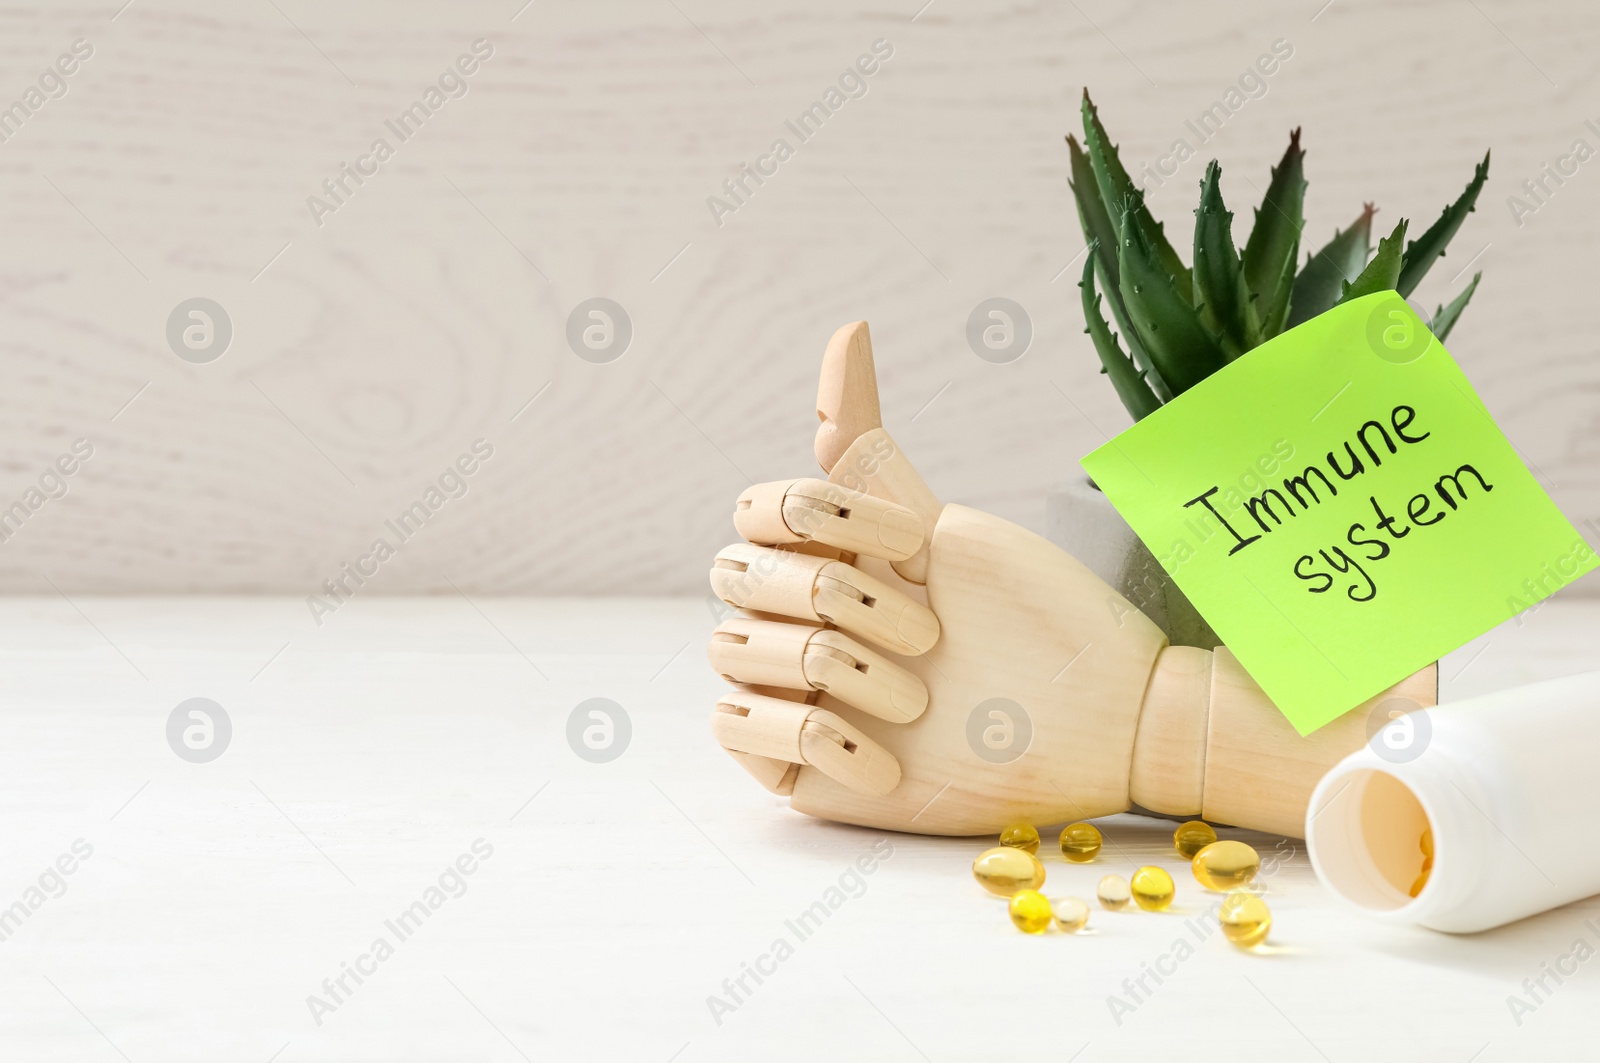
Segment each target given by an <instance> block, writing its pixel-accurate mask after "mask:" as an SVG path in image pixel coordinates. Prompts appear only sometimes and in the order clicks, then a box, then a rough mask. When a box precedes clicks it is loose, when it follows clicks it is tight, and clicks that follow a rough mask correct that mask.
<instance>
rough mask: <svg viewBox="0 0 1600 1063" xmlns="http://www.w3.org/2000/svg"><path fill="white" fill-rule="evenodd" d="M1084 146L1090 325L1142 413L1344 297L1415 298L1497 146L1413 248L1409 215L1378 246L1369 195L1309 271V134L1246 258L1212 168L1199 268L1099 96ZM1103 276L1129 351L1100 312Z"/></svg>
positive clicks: (1106, 366)
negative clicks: (1113, 130)
mask: <svg viewBox="0 0 1600 1063" xmlns="http://www.w3.org/2000/svg"><path fill="white" fill-rule="evenodd" d="M1083 141H1084V142H1083V144H1082V145H1080V144H1079V143H1078V141H1077V140H1076V139H1074V138H1073V137H1072V136H1071V135H1070V134H1069V135H1068V136H1067V147H1068V149H1069V150H1070V152H1071V155H1072V191H1073V195H1074V196H1075V198H1076V199H1077V202H1078V220H1079V221H1080V222H1081V223H1082V224H1083V235H1084V239H1085V240H1086V241H1088V245H1089V255H1088V258H1087V260H1086V261H1085V262H1084V267H1083V280H1082V282H1081V284H1080V285H1079V286H1080V287H1081V288H1082V291H1083V316H1084V319H1085V321H1086V322H1087V323H1088V328H1087V329H1086V330H1085V331H1087V332H1088V333H1089V335H1090V337H1091V338H1092V339H1093V340H1094V346H1095V350H1096V351H1097V352H1098V353H1099V355H1100V362H1101V367H1102V368H1101V370H1100V371H1101V372H1103V373H1106V374H1108V375H1109V376H1110V377H1111V383H1112V385H1113V386H1114V387H1115V388H1116V389H1117V395H1118V396H1119V397H1120V398H1121V399H1122V404H1123V405H1124V406H1126V407H1127V408H1128V412H1129V413H1130V414H1132V415H1133V418H1134V420H1136V421H1137V420H1139V419H1140V418H1142V417H1144V416H1146V415H1147V414H1149V413H1151V412H1152V411H1154V410H1156V409H1157V408H1159V407H1160V406H1161V404H1162V403H1164V402H1167V401H1169V400H1171V399H1172V398H1173V396H1175V395H1180V394H1182V393H1183V392H1184V391H1187V390H1188V389H1189V388H1191V387H1193V386H1194V385H1196V384H1198V383H1199V382H1200V381H1202V380H1204V379H1205V378H1206V377H1208V376H1210V375H1211V374H1212V373H1214V372H1216V371H1217V370H1218V369H1220V368H1222V367H1223V366H1224V365H1226V364H1228V363H1229V362H1231V361H1233V360H1234V359H1235V358H1238V357H1239V356H1240V355H1242V354H1244V353H1245V352H1246V351H1248V350H1250V349H1251V348H1252V347H1255V346H1257V345H1258V344H1260V343H1262V342H1264V341H1266V340H1269V339H1271V338H1272V337H1274V336H1276V335H1278V334H1279V333H1280V332H1283V331H1284V330H1285V329H1289V328H1293V327H1294V326H1295V325H1298V324H1300V323H1301V322H1302V321H1306V320H1309V319H1310V318H1313V317H1315V316H1316V315H1318V314H1320V313H1322V312H1323V311H1324V310H1328V309H1330V308H1331V307H1334V306H1336V305H1338V304H1339V303H1342V302H1345V301H1347V300H1350V299H1356V298H1359V297H1361V296H1363V295H1370V294H1371V293H1373V292H1380V291H1386V290H1388V289H1391V288H1392V289H1394V290H1396V291H1398V292H1399V293H1400V294H1401V295H1403V296H1409V295H1410V294H1411V293H1412V292H1413V291H1414V290H1415V289H1416V287H1417V284H1418V283H1419V282H1420V281H1421V280H1422V278H1423V275H1424V274H1426V273H1427V272H1428V270H1429V268H1430V267H1431V266H1432V265H1433V264H1434V262H1435V261H1437V260H1438V259H1439V258H1440V257H1441V256H1442V255H1443V254H1444V251H1445V247H1446V245H1448V244H1449V243H1450V238H1451V237H1453V236H1454V235H1455V234H1456V231H1457V230H1458V229H1460V228H1461V223H1462V222H1463V221H1465V220H1466V217H1467V215H1468V214H1470V213H1472V210H1473V208H1474V205H1475V204H1476V203H1477V200H1478V193H1479V191H1480V190H1481V189H1482V188H1483V183H1484V181H1485V180H1487V179H1488V176H1489V156H1488V155H1487V154H1485V155H1484V157H1483V162H1481V163H1479V164H1478V166H1477V168H1476V170H1475V172H1474V173H1473V176H1472V180H1471V182H1470V183H1468V185H1467V187H1466V191H1464V192H1462V193H1461V196H1460V198H1458V199H1457V200H1456V201H1455V202H1454V203H1451V204H1450V205H1449V206H1447V207H1445V209H1444V213H1443V214H1442V215H1441V216H1440V217H1439V220H1438V221H1436V222H1434V223H1433V225H1432V226H1431V227H1429V229H1428V231H1427V232H1425V233H1423V234H1422V235H1421V236H1420V237H1418V238H1417V239H1415V240H1412V241H1411V242H1410V243H1406V244H1405V249H1404V251H1402V250H1401V245H1402V243H1404V241H1405V235H1406V219H1404V218H1401V219H1400V223H1399V224H1398V225H1396V226H1395V227H1394V231H1393V232H1391V233H1390V234H1389V235H1388V236H1387V237H1384V238H1382V239H1380V240H1379V241H1378V247H1377V253H1376V254H1374V253H1373V249H1372V215H1373V211H1374V208H1373V206H1372V204H1370V203H1368V204H1367V205H1366V206H1365V208H1363V210H1362V211H1361V216H1360V217H1358V218H1357V219H1356V220H1355V222H1354V223H1352V224H1351V226H1350V227H1349V228H1348V229H1345V230H1343V231H1340V232H1335V233H1334V235H1333V239H1332V240H1330V241H1328V243H1327V245H1326V246H1325V247H1323V248H1322V249H1321V250H1320V251H1318V252H1317V253H1316V254H1314V255H1311V256H1309V257H1308V258H1307V260H1306V263H1305V265H1304V266H1302V267H1300V268H1299V269H1298V271H1297V269H1296V266H1297V263H1298V262H1299V258H1300V234H1301V230H1302V229H1303V228H1304V226H1305V217H1304V214H1303V212H1302V209H1303V207H1304V205H1305V193H1306V180H1305V176H1304V165H1303V164H1304V162H1305V152H1304V151H1303V150H1302V149H1301V147H1300V130H1298V129H1296V130H1295V131H1294V132H1293V133H1291V134H1290V135H1289V148H1288V150H1287V151H1285V152H1284V154H1283V159H1282V161H1280V162H1279V163H1278V165H1277V166H1276V167H1275V168H1274V169H1273V171H1272V180H1271V182H1270V183H1269V184H1268V186H1267V192H1266V195H1265V197H1264V198H1263V200H1262V203H1261V206H1260V207H1258V208H1257V209H1256V219H1255V225H1254V226H1253V227H1252V228H1251V230H1250V236H1249V239H1248V240H1246V241H1245V245H1244V250H1243V251H1242V252H1241V251H1239V250H1238V249H1237V248H1236V247H1235V245H1234V242H1233V232H1232V227H1233V214H1232V213H1231V212H1230V211H1229V210H1228V209H1227V207H1226V206H1225V205H1224V204H1223V201H1222V169H1221V167H1219V166H1218V165H1217V162H1216V160H1215V159H1213V160H1212V161H1211V164H1210V165H1209V166H1207V167H1206V175H1205V179H1204V180H1203V181H1201V182H1200V206H1199V207H1198V208H1196V210H1195V212H1194V213H1195V225H1194V265H1193V266H1192V267H1187V266H1185V265H1184V264H1183V260H1182V259H1181V258H1180V257H1179V256H1178V252H1177V251H1176V250H1175V249H1174V248H1173V246H1172V244H1171V243H1170V242H1169V241H1168V240H1167V237H1166V233H1165V230H1164V227H1163V225H1162V224H1161V223H1160V222H1158V221H1156V220H1155V218H1154V217H1153V216H1151V214H1150V211H1149V208H1147V207H1146V206H1145V203H1144V193H1143V192H1142V191H1141V190H1140V189H1139V187H1138V186H1137V185H1135V184H1134V183H1133V180H1132V179H1131V178H1130V177H1129V176H1128V172H1127V170H1125V169H1124V168H1123V166H1122V161H1121V160H1120V159H1119V158H1118V157H1117V148H1116V145H1114V144H1112V143H1111V141H1110V139H1109V138H1108V137H1107V136H1106V131H1105V127H1104V126H1103V125H1101V124H1100V115H1099V113H1098V111H1097V110H1096V109H1095V105H1094V102H1093V101H1092V100H1090V99H1089V93H1088V92H1087V90H1086V91H1085V92H1084V94H1083ZM1097 276H1098V278H1099V283H1100V286H1102V287H1103V288H1104V289H1105V301H1106V302H1108V303H1109V304H1110V306H1111V315H1112V317H1113V318H1115V319H1116V323H1117V325H1118V327H1119V328H1120V329H1121V330H1122V332H1121V334H1122V336H1123V337H1124V338H1125V339H1126V341H1127V344H1128V353H1124V352H1123V350H1122V347H1121V345H1120V343H1119V342H1118V334H1117V333H1115V332H1113V331H1112V330H1111V326H1110V325H1109V324H1108V323H1107V322H1106V319H1105V316H1104V315H1103V314H1102V313H1101V310H1100V304H1101V294H1100V292H1099V291H1097V290H1096V285H1095V279H1096V277H1097ZM1482 276H1483V274H1482V273H1476V274H1474V275H1473V277H1472V282H1471V283H1470V284H1468V285H1467V286H1466V288H1465V289H1464V290H1463V291H1462V292H1461V294H1460V295H1458V296H1456V297H1455V298H1454V299H1453V300H1451V301H1450V303H1449V304H1448V305H1445V306H1441V307H1439V309H1438V310H1437V311H1436V312H1435V313H1434V315H1433V321H1432V328H1433V331H1434V334H1435V335H1437V336H1438V337H1439V339H1441V340H1443V339H1444V338H1445V337H1446V336H1448V335H1449V333H1450V330H1451V328H1453V327H1454V326H1455V323H1456V319H1457V318H1459V317H1460V316H1461V311H1462V309H1463V308H1465V307H1466V305H1467V300H1469V299H1471V298H1472V293H1473V292H1474V291H1476V290H1477V287H1478V279H1479V278H1480V277H1482Z"/></svg>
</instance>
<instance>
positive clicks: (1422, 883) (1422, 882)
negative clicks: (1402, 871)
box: [1411, 868, 1433, 897]
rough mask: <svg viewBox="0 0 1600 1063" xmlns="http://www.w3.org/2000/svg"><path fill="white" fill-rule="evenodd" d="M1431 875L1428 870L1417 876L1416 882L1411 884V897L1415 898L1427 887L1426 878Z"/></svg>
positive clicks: (1424, 869)
mask: <svg viewBox="0 0 1600 1063" xmlns="http://www.w3.org/2000/svg"><path fill="white" fill-rule="evenodd" d="M1432 873H1433V872H1432V871H1430V870H1429V869H1428V868H1423V869H1422V874H1420V875H1418V876H1417V880H1416V881H1415V882H1413V883H1412V884H1411V896H1413V897H1415V896H1416V895H1417V894H1419V893H1421V892H1422V891H1423V890H1424V889H1425V888H1426V887H1427V885H1428V876H1429V875H1431V874H1432Z"/></svg>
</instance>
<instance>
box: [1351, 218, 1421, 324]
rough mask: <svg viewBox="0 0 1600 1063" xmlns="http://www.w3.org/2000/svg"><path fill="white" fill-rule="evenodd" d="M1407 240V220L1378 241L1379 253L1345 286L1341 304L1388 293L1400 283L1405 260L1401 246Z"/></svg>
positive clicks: (1402, 221)
mask: <svg viewBox="0 0 1600 1063" xmlns="http://www.w3.org/2000/svg"><path fill="white" fill-rule="evenodd" d="M1405 238H1406V220H1405V219H1404V218H1401V219H1400V224H1399V225H1396V226H1395V227H1394V232H1392V233H1390V234H1389V235H1388V236H1386V237H1384V238H1383V239H1382V240H1379V241H1378V253H1377V254H1375V255H1373V256H1372V261H1371V262H1368V263H1367V268H1366V269H1364V270H1362V271H1361V273H1360V275H1359V276H1357V277H1356V279H1355V280H1353V281H1350V282H1349V283H1347V284H1346V285H1345V286H1344V294H1343V295H1341V296H1339V302H1341V303H1348V302H1349V301H1350V300H1352V299H1359V298H1361V297H1362V296H1363V295H1371V294H1372V293H1373V292H1386V291H1389V290H1390V289H1391V288H1393V287H1394V286H1395V285H1396V284H1397V283H1399V281H1400V264H1401V262H1402V260H1403V258H1402V255H1401V253H1400V244H1401V242H1402V241H1403V240H1405Z"/></svg>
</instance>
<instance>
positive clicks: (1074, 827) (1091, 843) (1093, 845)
mask: <svg viewBox="0 0 1600 1063" xmlns="http://www.w3.org/2000/svg"><path fill="white" fill-rule="evenodd" d="M1100 843H1101V838H1100V829H1099V828H1098V827H1096V826H1095V825H1094V824H1093V823H1069V824H1068V825H1067V826H1065V827H1062V828H1061V855H1062V856H1064V857H1066V858H1067V859H1068V860H1071V861H1072V862H1073V863H1074V864H1087V863H1088V862H1089V861H1091V860H1093V859H1094V858H1095V857H1096V856H1098V855H1100Z"/></svg>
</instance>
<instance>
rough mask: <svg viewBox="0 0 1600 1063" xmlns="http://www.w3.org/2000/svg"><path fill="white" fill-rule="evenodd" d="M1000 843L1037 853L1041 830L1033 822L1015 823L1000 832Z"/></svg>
mask: <svg viewBox="0 0 1600 1063" xmlns="http://www.w3.org/2000/svg"><path fill="white" fill-rule="evenodd" d="M1000 844H1001V845H1005V846H1009V847H1010V848H1012V849H1021V850H1023V851H1024V852H1029V853H1036V852H1038V851H1039V832H1038V831H1037V830H1035V829H1034V827H1033V824H1032V823H1013V824H1011V826H1009V827H1007V828H1006V829H1005V830H1003V831H1001V832H1000Z"/></svg>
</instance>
